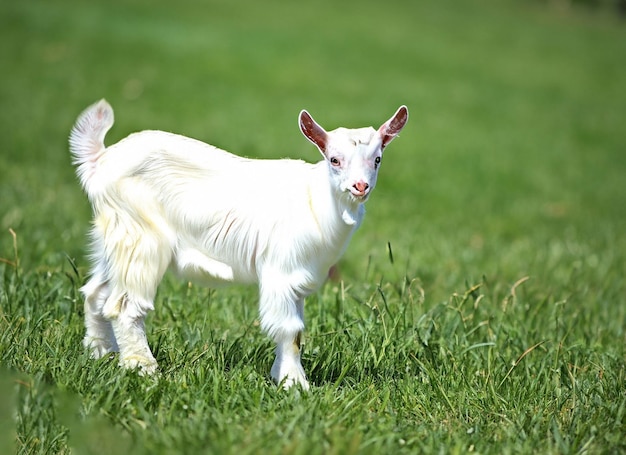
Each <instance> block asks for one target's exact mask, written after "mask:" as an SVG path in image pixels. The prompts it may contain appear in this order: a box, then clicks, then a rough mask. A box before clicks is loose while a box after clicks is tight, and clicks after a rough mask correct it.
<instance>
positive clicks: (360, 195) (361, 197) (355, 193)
mask: <svg viewBox="0 0 626 455" xmlns="http://www.w3.org/2000/svg"><path fill="white" fill-rule="evenodd" d="M348 192H349V193H350V195H351V196H352V197H353V198H354V199H356V200H357V201H359V202H363V201H365V200H366V199H367V197H368V196H369V195H370V192H369V189H366V190H363V191H361V190H357V189H356V188H350V189H348Z"/></svg>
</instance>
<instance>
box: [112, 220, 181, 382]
mask: <svg viewBox="0 0 626 455" xmlns="http://www.w3.org/2000/svg"><path fill="white" fill-rule="evenodd" d="M128 224H129V225H130V223H128ZM116 253H117V254H116V255H115V256H114V257H113V258H112V260H114V261H115V263H114V264H112V268H111V269H112V270H113V277H112V278H111V281H110V285H111V295H110V296H109V298H108V299H107V301H106V302H105V304H104V307H103V315H104V316H105V317H106V318H108V319H109V320H110V321H111V326H112V327H113V332H114V333H115V340H116V342H117V345H118V346H119V351H120V365H121V366H123V367H125V368H132V369H135V368H138V369H139V370H140V373H142V374H152V373H154V372H155V371H156V369H157V362H156V359H155V358H154V356H153V355H152V352H151V351H150V347H149V346H148V340H147V338H146V331H145V317H146V315H147V314H148V312H149V311H151V310H153V309H154V303H153V302H154V297H155V295H156V289H157V286H158V284H159V282H160V281H161V278H162V277H163V274H164V273H165V269H166V268H167V266H168V264H169V262H170V260H171V250H170V248H169V246H168V245H167V244H166V243H165V242H164V240H163V238H162V237H160V236H159V235H158V233H157V232H151V231H150V230H148V229H146V228H145V227H144V228H139V227H136V228H135V229H127V230H126V232H125V235H124V236H123V240H122V241H120V242H119V243H118V244H117V245H116Z"/></svg>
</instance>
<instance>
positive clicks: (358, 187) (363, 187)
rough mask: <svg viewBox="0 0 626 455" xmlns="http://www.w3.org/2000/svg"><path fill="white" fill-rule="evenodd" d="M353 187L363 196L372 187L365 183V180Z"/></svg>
mask: <svg viewBox="0 0 626 455" xmlns="http://www.w3.org/2000/svg"><path fill="white" fill-rule="evenodd" d="M353 186H354V189H355V190H357V191H358V192H359V193H362V194H364V193H365V192H366V191H367V189H368V188H369V187H370V186H369V184H368V183H367V182H364V181H363V180H361V181H360V182H356V183H355V184H354V185H353Z"/></svg>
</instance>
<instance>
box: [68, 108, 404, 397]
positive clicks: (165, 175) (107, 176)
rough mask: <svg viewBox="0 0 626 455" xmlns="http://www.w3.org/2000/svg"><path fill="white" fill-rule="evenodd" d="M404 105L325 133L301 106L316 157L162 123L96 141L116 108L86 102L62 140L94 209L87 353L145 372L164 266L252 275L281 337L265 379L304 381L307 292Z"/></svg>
mask: <svg viewBox="0 0 626 455" xmlns="http://www.w3.org/2000/svg"><path fill="white" fill-rule="evenodd" d="M407 119H408V110H407V108H406V107H405V106H402V107H400V108H399V109H398V110H397V112H396V113H395V114H394V115H393V117H391V118H390V119H389V120H388V121H387V122H385V123H384V124H383V125H382V126H381V127H380V128H379V129H378V130H375V129H373V128H371V127H370V128H360V129H346V128H338V129H336V130H334V131H330V132H326V131H325V130H324V129H323V128H322V127H321V126H320V125H318V124H317V123H316V122H315V121H314V120H313V118H312V117H311V116H310V115H309V114H308V113H307V112H306V111H302V112H301V113H300V117H299V122H300V129H301V130H302V133H304V135H305V136H306V137H307V138H308V139H309V140H310V141H311V142H313V144H315V145H316V146H317V148H318V149H319V150H320V151H321V152H322V155H323V156H324V158H325V160H322V161H320V162H319V163H317V164H309V163H305V162H303V161H299V160H288V159H283V160H254V159H246V158H241V157H238V156H235V155H232V154H230V153H228V152H225V151H223V150H220V149H218V148H215V147H213V146H210V145H207V144H205V143H203V142H200V141H197V140H194V139H190V138H187V137H183V136H179V135H175V134H171V133H166V132H162V131H142V132H139V133H135V134H131V135H130V136H128V137H127V138H125V139H123V140H121V141H120V142H118V143H117V144H115V145H112V146H110V147H105V145H104V137H105V135H106V133H107V131H108V130H109V129H110V128H111V126H112V125H113V110H112V108H111V106H110V105H109V104H108V103H107V102H106V101H104V100H102V101H100V102H98V103H96V104H94V105H92V106H90V107H89V108H87V109H86V110H85V111H84V112H83V113H82V114H81V115H80V117H79V118H78V120H77V122H76V124H75V126H74V128H73V129H72V133H71V136H70V150H71V152H72V155H73V158H74V163H75V164H76V165H78V169H77V173H78V176H79V178H80V181H81V183H82V185H83V187H84V189H85V191H86V193H87V195H88V197H89V200H90V201H91V204H92V205H93V212H94V223H93V229H92V232H91V235H92V240H93V245H92V249H93V251H92V253H93V254H92V259H93V269H92V276H91V278H90V279H89V281H88V282H87V284H86V285H85V286H84V287H83V288H82V292H83V294H84V295H85V325H86V335H85V339H84V344H85V346H86V347H87V348H89V349H90V350H91V353H92V355H93V356H94V357H95V358H99V357H101V356H103V355H105V354H107V353H109V352H115V351H119V353H120V364H121V365H122V366H124V367H128V368H140V372H141V373H148V374H150V373H153V372H154V371H155V370H156V367H157V362H156V360H155V359H154V357H153V355H152V353H151V351H150V348H149V347H148V342H147V339H146V334H145V328H144V318H145V316H146V314H147V312H148V311H150V310H152V309H154V304H153V302H154V297H155V294H156V290H157V286H158V284H159V282H160V281H161V278H162V277H163V274H164V273H165V271H166V269H168V267H169V268H171V269H173V270H174V271H175V272H176V273H177V274H179V275H180V276H181V277H183V278H185V279H188V280H192V281H199V282H201V283H203V284H206V285H209V286H216V285H219V284H224V283H231V282H237V283H258V284H259V291H260V318H261V327H262V328H263V329H264V330H265V331H266V332H268V333H269V335H270V336H271V337H272V338H273V339H274V341H275V342H276V343H277V348H276V360H275V361H274V364H273V366H272V369H271V375H272V377H273V379H274V380H275V381H276V382H277V383H279V384H281V383H282V384H283V386H284V387H286V388H287V387H290V386H292V385H294V384H300V385H301V386H302V387H303V388H305V389H306V388H308V387H309V384H308V382H307V379H306V376H305V373H304V370H303V368H302V365H301V363H300V336H301V333H302V330H303V329H304V315H303V313H304V298H305V297H306V296H308V295H310V294H311V293H313V292H314V291H315V290H317V289H318V288H319V287H320V286H321V284H322V283H323V282H324V281H325V280H326V278H327V276H328V271H329V269H330V267H331V266H332V265H333V264H335V263H336V262H337V261H338V260H339V258H340V256H341V255H342V253H343V252H344V250H345V248H346V246H347V244H348V241H349V239H350V237H351V235H352V233H353V232H354V231H355V230H356V228H357V227H358V226H359V223H360V222H361V219H362V217H363V214H364V208H363V203H364V202H365V201H366V200H367V198H368V196H369V195H370V193H371V191H372V189H373V188H374V185H375V184H376V177H377V174H378V168H379V165H380V161H381V157H382V154H383V149H384V148H385V147H386V146H387V145H388V144H389V142H391V141H392V140H393V139H394V138H395V137H396V136H397V135H398V133H399V132H400V130H401V129H402V128H403V127H404V125H405V123H406V121H407Z"/></svg>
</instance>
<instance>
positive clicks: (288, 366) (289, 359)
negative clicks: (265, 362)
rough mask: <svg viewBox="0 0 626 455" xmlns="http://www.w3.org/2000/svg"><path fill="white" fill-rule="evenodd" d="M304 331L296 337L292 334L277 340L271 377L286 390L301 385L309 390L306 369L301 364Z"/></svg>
mask: <svg viewBox="0 0 626 455" xmlns="http://www.w3.org/2000/svg"><path fill="white" fill-rule="evenodd" d="M301 338H302V331H298V332H296V333H295V335H293V334H290V335H287V336H285V337H284V338H280V339H276V338H275V340H276V359H275V360H274V364H273V365H272V370H271V375H272V378H273V379H274V381H276V383H277V384H282V385H283V387H284V388H285V389H289V388H290V387H292V386H294V385H296V384H300V386H301V387H302V388H303V389H305V390H308V389H309V382H308V381H307V379H306V374H305V373H304V368H303V367H302V363H301V362H300V343H301Z"/></svg>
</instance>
